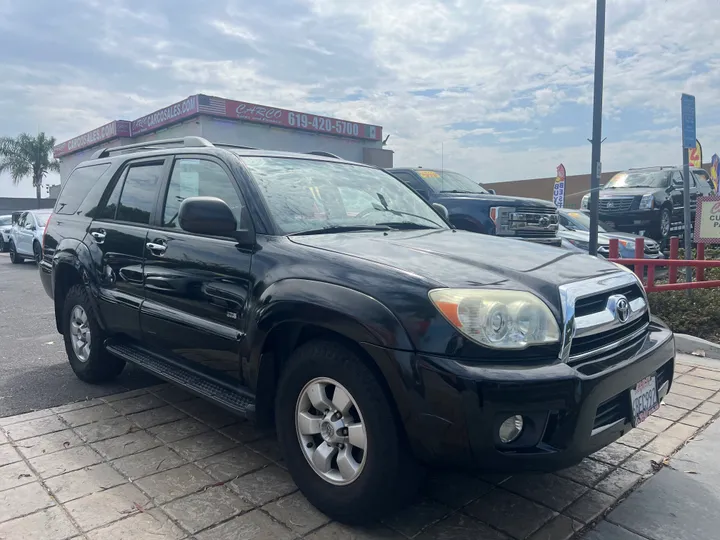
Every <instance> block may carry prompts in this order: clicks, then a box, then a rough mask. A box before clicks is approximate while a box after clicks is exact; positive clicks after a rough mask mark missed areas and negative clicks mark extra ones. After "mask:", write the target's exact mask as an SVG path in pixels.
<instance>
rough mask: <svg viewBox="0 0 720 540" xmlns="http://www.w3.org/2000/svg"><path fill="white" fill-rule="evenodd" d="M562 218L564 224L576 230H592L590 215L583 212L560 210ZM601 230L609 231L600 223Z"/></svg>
mask: <svg viewBox="0 0 720 540" xmlns="http://www.w3.org/2000/svg"><path fill="white" fill-rule="evenodd" d="M560 218H561V221H562V222H563V223H562V224H563V225H564V226H565V227H566V228H568V229H570V230H576V231H589V230H590V217H589V216H587V215H586V214H583V213H582V212H573V211H572V210H570V211H568V210H560ZM563 218H564V219H563ZM598 231H599V232H607V231H605V229H603V228H602V227H601V226H600V225H598Z"/></svg>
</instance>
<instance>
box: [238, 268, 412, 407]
mask: <svg viewBox="0 0 720 540" xmlns="http://www.w3.org/2000/svg"><path fill="white" fill-rule="evenodd" d="M249 314H250V315H249V324H248V329H247V330H248V331H247V334H246V342H245V351H246V352H245V354H243V372H244V376H245V380H246V381H247V382H248V384H249V386H250V387H251V389H252V390H254V391H255V392H256V395H257V406H258V415H259V417H260V416H265V415H267V414H268V413H269V411H271V410H272V404H273V399H274V389H275V384H276V380H277V377H278V373H277V368H278V366H277V365H276V363H275V359H273V358H267V357H265V356H263V350H264V349H265V346H266V342H267V340H268V338H269V336H270V334H271V332H272V331H273V329H275V328H278V327H279V326H280V325H282V324H286V323H298V324H299V325H306V324H307V325H312V326H316V327H321V328H325V329H327V330H330V331H332V332H335V333H337V334H339V335H341V336H343V337H345V338H347V339H348V340H350V341H352V342H354V343H356V344H358V346H360V347H361V348H363V349H364V350H365V351H366V352H367V353H368V355H369V356H370V357H371V358H372V360H373V362H374V363H375V366H376V367H377V368H378V369H379V371H380V372H381V373H382V376H383V377H384V379H385V380H384V381H383V382H384V383H386V384H387V386H388V387H389V390H390V392H391V394H392V395H393V398H394V399H395V401H396V402H398V401H399V402H400V403H404V401H403V400H402V399H399V398H400V395H399V394H401V393H402V394H404V392H405V390H404V387H405V385H404V383H403V382H402V379H403V375H402V373H403V372H405V371H406V369H405V368H404V367H402V366H398V365H393V364H392V361H391V360H390V357H389V356H388V355H383V354H379V353H378V352H377V351H383V350H386V349H394V350H405V351H412V350H413V349H414V347H413V345H412V343H411V341H410V337H409V336H408V334H407V332H406V331H405V328H404V327H403V326H402V324H401V323H400V321H399V320H398V319H397V318H396V317H395V315H394V314H393V313H392V312H391V311H390V310H389V309H388V308H387V307H386V306H385V305H384V304H382V303H381V302H379V301H378V300H376V299H375V298H372V297H371V296H368V295H366V294H364V293H361V292H359V291H356V290H354V289H349V288H347V287H343V286H341V285H334V284H331V283H324V282H320V281H313V280H307V279H286V280H282V281H279V282H276V283H274V284H272V285H271V286H270V287H268V288H267V289H265V291H263V292H262V294H261V295H260V296H259V297H258V299H257V302H256V304H255V306H251V308H250V310H249ZM296 338H297V336H283V339H285V340H287V341H288V345H289V344H290V343H289V342H290V341H291V340H294V339H296ZM270 339H272V337H270ZM401 409H402V407H401ZM263 411H264V412H263ZM403 412H404V411H402V410H401V414H402V413H403Z"/></svg>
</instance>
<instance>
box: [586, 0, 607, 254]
mask: <svg viewBox="0 0 720 540" xmlns="http://www.w3.org/2000/svg"><path fill="white" fill-rule="evenodd" d="M604 66H605V0H597V12H596V14H595V88H594V90H593V132H592V141H591V142H592V165H591V167H592V169H591V171H590V174H591V177H590V250H589V251H590V255H597V246H598V219H599V217H598V203H599V198H600V194H599V193H598V191H599V190H600V174H601V172H602V166H601V164H600V145H601V144H602V98H603V68H604Z"/></svg>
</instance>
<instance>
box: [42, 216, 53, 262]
mask: <svg viewBox="0 0 720 540" xmlns="http://www.w3.org/2000/svg"><path fill="white" fill-rule="evenodd" d="M52 217H53V215H52V214H50V216H49V217H48V218H47V221H46V222H45V228H44V229H43V235H42V250H43V253H44V252H45V235H46V234H47V230H48V225H50V220H51V219H52Z"/></svg>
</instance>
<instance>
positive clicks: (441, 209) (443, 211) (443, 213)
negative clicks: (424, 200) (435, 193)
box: [432, 203, 450, 221]
mask: <svg viewBox="0 0 720 540" xmlns="http://www.w3.org/2000/svg"><path fill="white" fill-rule="evenodd" d="M432 207H433V208H434V209H435V211H436V212H437V213H438V215H439V216H440V217H441V218H443V219H444V220H445V221H448V220H449V219H450V213H449V212H448V209H447V208H446V207H445V205H443V204H440V203H433V205H432Z"/></svg>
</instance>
